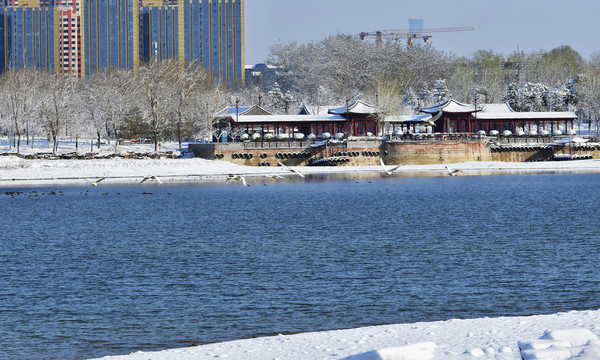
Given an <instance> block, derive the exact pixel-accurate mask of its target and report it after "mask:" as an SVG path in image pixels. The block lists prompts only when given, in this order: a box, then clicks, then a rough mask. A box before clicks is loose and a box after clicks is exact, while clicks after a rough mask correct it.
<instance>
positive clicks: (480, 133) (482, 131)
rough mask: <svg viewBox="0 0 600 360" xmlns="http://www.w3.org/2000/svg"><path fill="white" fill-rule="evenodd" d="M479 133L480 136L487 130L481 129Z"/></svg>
mask: <svg viewBox="0 0 600 360" xmlns="http://www.w3.org/2000/svg"><path fill="white" fill-rule="evenodd" d="M477 133H478V134H479V136H485V130H479V131H478V132H477Z"/></svg>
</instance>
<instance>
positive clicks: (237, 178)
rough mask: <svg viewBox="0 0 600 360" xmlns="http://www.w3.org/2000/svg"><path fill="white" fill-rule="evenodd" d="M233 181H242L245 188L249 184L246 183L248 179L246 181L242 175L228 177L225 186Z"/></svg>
mask: <svg viewBox="0 0 600 360" xmlns="http://www.w3.org/2000/svg"><path fill="white" fill-rule="evenodd" d="M231 180H236V181H241V182H242V184H244V186H248V184H247V183H246V179H244V177H243V176H242V175H240V174H237V175H231V174H230V175H227V177H226V178H225V184H227V183H228V182H230V181H231Z"/></svg>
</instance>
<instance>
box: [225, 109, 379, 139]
mask: <svg viewBox="0 0 600 360" xmlns="http://www.w3.org/2000/svg"><path fill="white" fill-rule="evenodd" d="M216 120H217V121H216V124H217V125H216V126H219V127H220V128H225V127H227V126H230V127H232V128H237V129H242V130H244V131H245V132H246V133H248V134H253V133H260V134H267V133H271V134H274V135H276V134H286V135H288V136H289V137H290V138H293V137H294V135H295V134H297V133H302V134H304V135H309V134H314V135H317V136H319V135H322V134H323V133H330V134H335V133H343V134H345V135H347V136H365V135H368V134H369V133H371V134H377V133H378V130H379V129H378V124H377V114H376V111H375V108H374V107H373V106H371V105H369V104H367V103H364V102H362V101H360V100H358V101H354V102H352V103H349V104H348V105H347V106H342V107H338V108H332V109H328V111H327V113H321V114H312V113H311V112H310V111H309V110H308V109H307V108H306V107H302V108H301V109H300V111H299V112H298V114H295V115H274V114H271V113H270V112H268V111H266V110H264V109H262V108H260V107H259V106H256V105H255V106H251V107H238V108H236V107H227V108H225V109H223V110H222V111H220V112H219V113H218V114H217V115H216Z"/></svg>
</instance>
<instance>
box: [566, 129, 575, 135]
mask: <svg viewBox="0 0 600 360" xmlns="http://www.w3.org/2000/svg"><path fill="white" fill-rule="evenodd" d="M567 135H571V136H575V135H577V131H575V129H569V130H568V131H567Z"/></svg>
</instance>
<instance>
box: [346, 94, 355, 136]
mask: <svg viewBox="0 0 600 360" xmlns="http://www.w3.org/2000/svg"><path fill="white" fill-rule="evenodd" d="M349 103H350V98H348V97H347V98H346V121H347V122H349V123H350V135H352V136H354V133H353V132H354V126H353V124H352V123H351V122H350V112H349V110H348V105H349ZM350 135H349V136H350Z"/></svg>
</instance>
